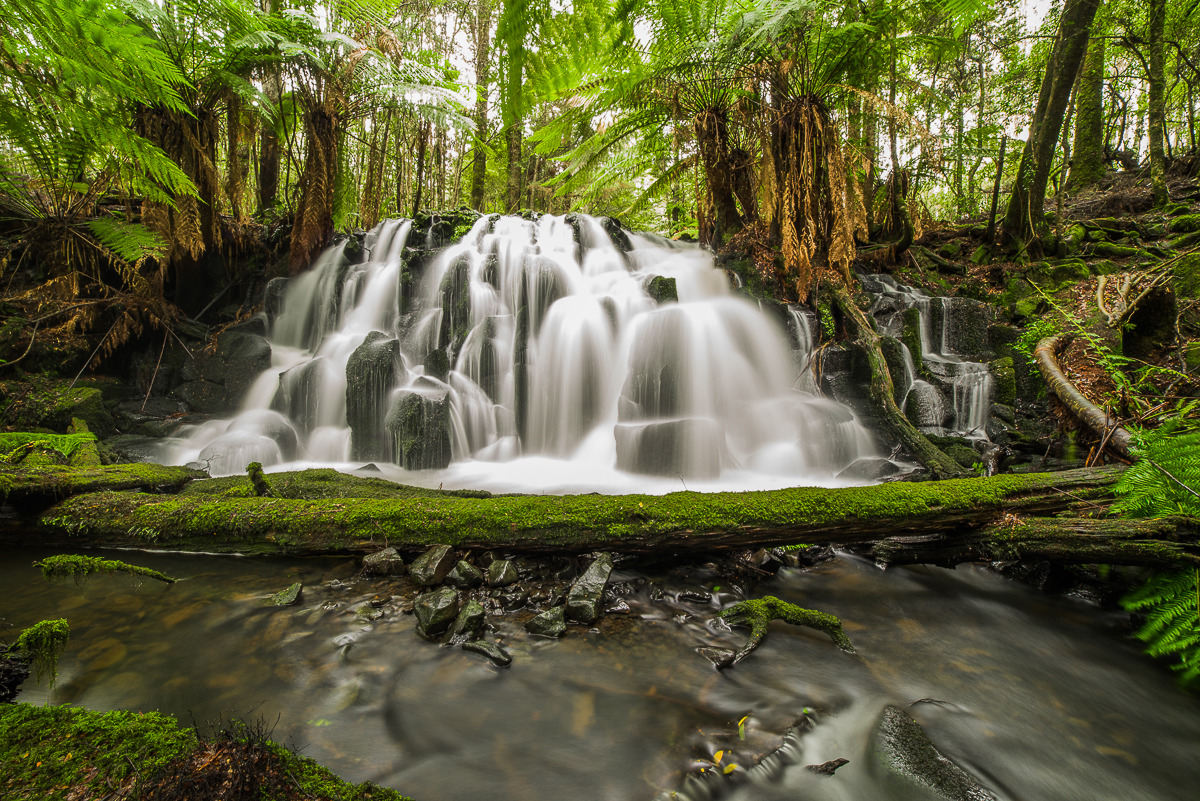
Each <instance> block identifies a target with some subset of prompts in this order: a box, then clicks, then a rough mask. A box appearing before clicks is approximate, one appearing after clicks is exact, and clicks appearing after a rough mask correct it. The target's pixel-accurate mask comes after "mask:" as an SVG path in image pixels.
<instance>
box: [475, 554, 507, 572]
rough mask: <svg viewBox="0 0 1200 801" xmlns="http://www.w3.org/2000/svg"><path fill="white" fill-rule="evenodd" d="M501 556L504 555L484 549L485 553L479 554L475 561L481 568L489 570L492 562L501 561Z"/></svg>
mask: <svg viewBox="0 0 1200 801" xmlns="http://www.w3.org/2000/svg"><path fill="white" fill-rule="evenodd" d="M501 558H503V557H501V556H500V554H499V553H497V552H496V551H484V552H483V553H481V554H479V558H478V559H476V560H475V561H476V563H478V565H479V566H480V567H481V568H483V569H484V570H487V569H488V568H489V567H491V566H492V562H496V561H499V560H500V559H501Z"/></svg>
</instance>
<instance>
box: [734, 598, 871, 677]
mask: <svg viewBox="0 0 1200 801" xmlns="http://www.w3.org/2000/svg"><path fill="white" fill-rule="evenodd" d="M721 617H722V618H723V619H724V620H725V622H726V623H728V624H729V625H731V626H746V627H748V628H749V629H750V639H748V640H747V641H746V644H745V645H743V646H742V648H741V650H740V651H738V652H737V653H736V654H734V656H733V660H732V662H731V663H730V664H734V665H736V664H737V663H738V662H741V661H742V660H743V659H745V658H746V657H747V656H749V655H750V652H751V651H753V650H754V649H755V648H757V647H758V645H759V643H761V642H762V641H763V638H764V637H766V636H767V627H768V626H769V625H770V624H771V621H772V620H782V621H784V622H785V623H791V624H792V625H793V626H808V627H809V628H810V629H816V630H817V631H823V632H825V633H826V634H828V635H829V637H830V639H832V640H833V642H834V644H835V645H837V647H838V648H841V649H842V650H843V651H847V652H849V653H854V646H853V645H852V644H851V643H850V638H849V637H847V636H846V632H845V631H843V630H842V621H840V620H838V619H837V618H836V617H834V616H833V615H829V614H826V613H825V612H818V611H816V610H814V609H803V608H801V607H799V606H796V605H795V604H790V603H788V602H787V601H781V600H779V599H778V598H776V597H774V596H773V595H768V596H766V597H765V598H759V599H757V600H753V601H739V602H738V603H736V604H734V605H733V606H731V607H729V608H728V609H725V610H723V611H722V612H721Z"/></svg>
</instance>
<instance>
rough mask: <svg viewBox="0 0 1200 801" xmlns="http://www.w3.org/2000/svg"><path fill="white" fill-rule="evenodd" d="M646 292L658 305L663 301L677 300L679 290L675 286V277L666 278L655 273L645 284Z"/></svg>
mask: <svg viewBox="0 0 1200 801" xmlns="http://www.w3.org/2000/svg"><path fill="white" fill-rule="evenodd" d="M646 293H647V294H648V295H650V298H651V299H652V300H653V301H654V302H655V303H657V304H658V305H660V306H661V305H662V304H664V303H669V302H672V301H678V300H679V292H678V290H677V289H676V288H675V279H674V278H667V277H666V276H664V275H656V276H654V277H653V278H651V279H650V282H649V283H647V284H646Z"/></svg>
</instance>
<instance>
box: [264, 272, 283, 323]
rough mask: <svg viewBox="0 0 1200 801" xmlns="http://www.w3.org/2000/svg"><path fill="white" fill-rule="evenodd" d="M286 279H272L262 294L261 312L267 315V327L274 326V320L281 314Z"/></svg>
mask: <svg viewBox="0 0 1200 801" xmlns="http://www.w3.org/2000/svg"><path fill="white" fill-rule="evenodd" d="M287 288H288V279H286V278H272V279H271V280H270V281H268V282H267V288H266V290H265V291H264V292H263V310H264V311H265V312H266V313H267V325H268V326H272V325H275V318H277V317H278V316H279V315H280V314H281V313H283V296H284V294H285V293H286V292H287Z"/></svg>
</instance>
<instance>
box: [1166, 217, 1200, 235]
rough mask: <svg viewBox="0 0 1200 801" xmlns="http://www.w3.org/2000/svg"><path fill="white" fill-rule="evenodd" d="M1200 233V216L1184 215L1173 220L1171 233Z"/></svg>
mask: <svg viewBox="0 0 1200 801" xmlns="http://www.w3.org/2000/svg"><path fill="white" fill-rule="evenodd" d="M1195 231H1200V214H1183V215H1180V216H1179V217H1175V218H1174V219H1172V220H1171V233H1173V234H1190V233H1193V232H1195Z"/></svg>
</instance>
